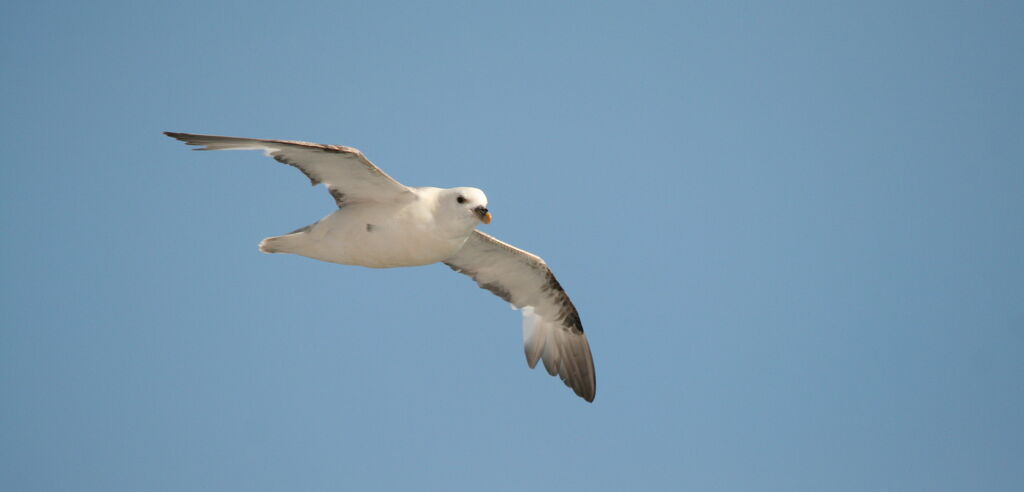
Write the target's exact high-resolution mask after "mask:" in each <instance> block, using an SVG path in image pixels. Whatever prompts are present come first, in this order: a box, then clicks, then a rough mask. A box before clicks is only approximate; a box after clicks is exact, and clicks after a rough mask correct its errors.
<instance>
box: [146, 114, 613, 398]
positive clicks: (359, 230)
mask: <svg viewBox="0 0 1024 492" xmlns="http://www.w3.org/2000/svg"><path fill="white" fill-rule="evenodd" d="M164 134H165V135H167V136H169V137H172V138H176V139H178V140H181V141H182V142H185V143H186V144H189V145H195V146H198V148H196V149H193V150H262V151H264V153H266V155H267V156H269V157H273V158H274V159H275V160H277V161H279V162H281V163H284V164H288V165H289V166H292V167H295V168H296V169H298V170H299V171H302V173H303V174H305V175H306V177H307V178H309V180H310V182H311V183H312V184H313V186H316V185H318V184H321V183H322V184H324V185H325V186H326V187H327V192H328V193H330V195H331V197H332V198H333V199H334V202H335V203H336V204H337V206H338V209H337V210H334V211H333V212H332V213H331V214H330V215H327V216H326V217H324V218H322V219H320V220H319V221H317V222H315V223H313V224H310V225H307V226H305V227H302V228H299V229H297V230H295V231H292V232H291V233H288V234H285V235H282V236H274V237H268V238H266V239H264V240H263V241H262V242H261V243H260V245H259V248H260V251H262V252H264V253H292V254H296V255H301V256H306V257H309V258H313V259H317V260H321V261H327V262H331V263H340V264H343V265H358V266H364V267H370V268H393V267H406V266H419V265H429V264H432V263H438V262H441V263H444V264H445V265H448V266H449V267H450V268H451V269H452V270H455V271H456V272H459V273H462V274H465V275H468V276H470V277H472V278H473V280H475V281H476V283H477V284H478V285H479V286H480V287H481V288H484V289H487V290H489V291H491V292H492V293H494V294H495V295H497V296H498V297H500V298H502V299H504V300H505V301H507V302H509V303H511V304H512V305H513V306H514V307H515V308H517V309H520V310H521V311H522V314H523V346H524V350H525V352H526V362H527V364H529V366H530V367H531V368H533V367H536V365H537V362H538V361H543V364H544V368H545V369H546V370H547V372H548V374H550V375H552V376H555V375H558V376H559V377H560V378H561V379H562V381H563V382H564V383H565V385H566V386H568V387H570V388H572V390H573V391H574V392H575V393H576V394H577V395H579V396H580V397H581V398H583V399H584V400H587V401H594V393H595V391H596V389H597V383H596V379H595V375H594V361H593V358H592V357H591V355H590V344H589V343H588V342H587V337H586V335H584V333H583V324H582V323H581V322H580V316H579V313H577V311H576V307H575V306H573V304H572V301H570V300H569V296H568V295H566V293H565V291H564V290H563V289H562V286H561V285H560V284H559V283H558V280H556V279H555V275H554V274H553V273H551V269H550V268H548V266H547V264H546V263H545V262H544V260H542V259H541V258H540V257H539V256H536V255H534V254H531V253H529V252H527V251H524V250H522V249H519V248H516V247H515V246H512V245H510V244H508V243H505V242H502V241H499V240H498V239H495V238H494V237H492V236H489V235H487V234H484V233H483V232H480V231H478V230H476V227H477V226H478V225H480V224H490V223H491V212H490V211H489V210H488V209H487V196H486V195H484V192H483V191H481V190H479V189H477V188H469V187H460V188H447V189H446V188H433V187H429V186H425V187H412V186H405V185H403V184H401V183H399V182H398V181H396V180H395V179H394V178H392V177H391V176H388V175H387V173H385V172H384V171H382V170H381V169H380V168H378V167H377V166H375V165H374V164H373V163H372V162H370V160H369V159H367V158H366V156H364V155H363V153H362V152H360V151H359V150H357V149H354V148H352V147H343V146H340V145H321V144H316V143H310V142H299V141H293V140H264V139H257V138H238V137H222V136H216V135H195V134H190V133H173V132H164Z"/></svg>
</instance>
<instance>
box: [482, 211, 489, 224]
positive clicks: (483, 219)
mask: <svg viewBox="0 0 1024 492" xmlns="http://www.w3.org/2000/svg"><path fill="white" fill-rule="evenodd" d="M480 220H482V221H484V224H490V223H491V213H490V212H487V213H485V214H484V216H483V217H482V218H481V219H480Z"/></svg>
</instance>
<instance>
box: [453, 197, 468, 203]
mask: <svg viewBox="0 0 1024 492" xmlns="http://www.w3.org/2000/svg"><path fill="white" fill-rule="evenodd" d="M455 201H457V202H459V203H466V197H464V196H462V195H459V197H458V198H456V199H455Z"/></svg>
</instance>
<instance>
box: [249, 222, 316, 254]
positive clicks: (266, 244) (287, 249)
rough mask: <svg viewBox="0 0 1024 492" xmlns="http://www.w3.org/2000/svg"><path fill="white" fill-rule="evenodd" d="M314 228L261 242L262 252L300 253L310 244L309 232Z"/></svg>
mask: <svg viewBox="0 0 1024 492" xmlns="http://www.w3.org/2000/svg"><path fill="white" fill-rule="evenodd" d="M311 227H312V226H306V227H303V228H302V229H298V230H295V231H292V232H290V233H288V234H285V235H283V236H274V237H268V238H266V239H264V240H263V241H260V251H262V252H264V253H298V252H299V250H300V249H301V248H302V247H303V246H304V245H306V244H308V243H309V237H308V234H307V233H308V232H309V230H310V228H311Z"/></svg>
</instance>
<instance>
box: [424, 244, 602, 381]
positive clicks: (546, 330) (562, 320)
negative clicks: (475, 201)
mask: <svg viewBox="0 0 1024 492" xmlns="http://www.w3.org/2000/svg"><path fill="white" fill-rule="evenodd" d="M444 264H445V265H448V266H449V267H451V269H452V270H455V271H456V272H459V273H464V274H466V275H469V276H470V277H473V280H476V283H477V284H479V285H480V287H481V288H484V289H487V290H489V291H491V292H492V293H494V294H495V295H497V296H498V297H501V298H502V299H504V300H506V301H508V302H510V303H512V305H513V306H515V307H516V308H518V309H521V310H522V311H523V345H524V348H525V351H526V362H527V363H528V364H529V365H530V367H531V368H533V367H535V366H536V365H537V361H538V360H543V361H544V368H545V369H547V371H548V374H550V375H552V376H554V375H556V374H557V375H558V376H559V377H561V378H562V381H564V382H565V385H566V386H568V387H570V388H572V390H573V391H575V392H576V394H577V395H579V396H580V397H581V398H583V399H584V400H587V401H594V393H595V392H596V390H597V382H596V378H595V375H594V359H593V357H591V355H590V344H589V343H587V337H586V335H584V334H583V324H582V323H580V316H579V314H578V313H577V312H576V307H575V306H573V305H572V301H570V300H569V296H568V295H566V294H565V291H564V290H562V286H561V285H559V283H558V280H556V279H555V275H554V274H553V273H551V269H549V268H548V266H547V264H546V263H544V260H542V259H540V257H538V256H535V255H533V254H530V253H528V252H526V251H523V250H521V249H519V248H516V247H514V246H512V245H510V244H506V243H503V242H501V241H499V240H497V239H495V238H493V237H491V236H488V235H487V234H484V233H482V232H480V231H473V234H471V235H470V236H469V239H468V240H466V244H465V245H464V246H462V249H460V250H459V252H458V253H455V254H454V255H452V256H451V257H450V258H448V259H446V260H445V261H444Z"/></svg>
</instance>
